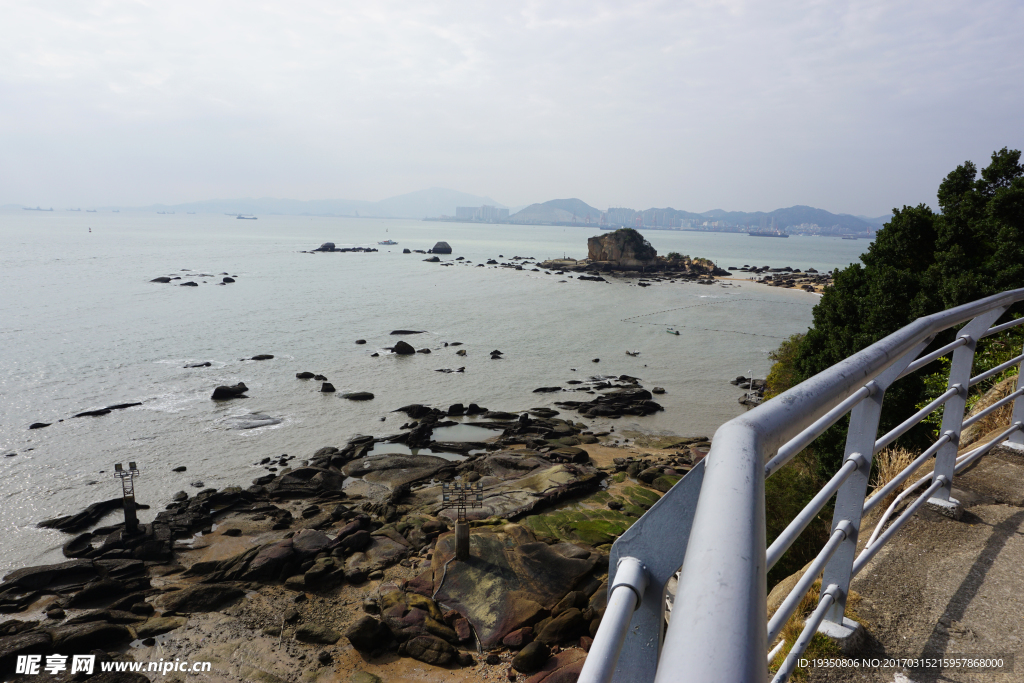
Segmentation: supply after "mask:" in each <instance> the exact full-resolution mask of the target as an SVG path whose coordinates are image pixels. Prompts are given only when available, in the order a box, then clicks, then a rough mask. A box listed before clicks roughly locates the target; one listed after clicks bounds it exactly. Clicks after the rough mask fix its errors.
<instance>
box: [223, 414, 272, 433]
mask: <svg viewBox="0 0 1024 683" xmlns="http://www.w3.org/2000/svg"><path fill="white" fill-rule="evenodd" d="M283 421H284V420H282V419H281V418H279V417H271V416H270V415H266V414H264V413H249V414H247V415H234V416H231V417H225V418H223V419H221V420H219V422H221V423H223V424H225V425H227V427H228V429H256V428H259V427H269V426H271V425H277V424H281V423H282V422H283Z"/></svg>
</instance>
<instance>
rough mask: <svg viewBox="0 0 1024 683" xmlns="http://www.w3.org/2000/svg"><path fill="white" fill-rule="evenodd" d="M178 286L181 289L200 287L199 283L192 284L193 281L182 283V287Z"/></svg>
mask: <svg viewBox="0 0 1024 683" xmlns="http://www.w3.org/2000/svg"><path fill="white" fill-rule="evenodd" d="M178 286H179V287H198V286H199V284H198V283H195V282H192V281H191V280H190V281H188V282H182V283H181V284H180V285H178Z"/></svg>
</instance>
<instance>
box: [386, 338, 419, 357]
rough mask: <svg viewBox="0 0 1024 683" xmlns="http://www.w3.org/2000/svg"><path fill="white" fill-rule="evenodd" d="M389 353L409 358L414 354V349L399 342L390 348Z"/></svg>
mask: <svg viewBox="0 0 1024 683" xmlns="http://www.w3.org/2000/svg"><path fill="white" fill-rule="evenodd" d="M391 352H392V353H397V354H399V355H401V356H410V355H412V354H414V353H416V349H414V348H413V347H412V345H411V344H408V343H406V342H404V341H399V342H397V343H396V344H395V345H394V347H392V349H391Z"/></svg>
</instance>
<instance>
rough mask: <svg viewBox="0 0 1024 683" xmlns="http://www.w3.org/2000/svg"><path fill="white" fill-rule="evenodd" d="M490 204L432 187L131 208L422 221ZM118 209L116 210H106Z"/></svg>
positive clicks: (465, 195)
mask: <svg viewBox="0 0 1024 683" xmlns="http://www.w3.org/2000/svg"><path fill="white" fill-rule="evenodd" d="M483 204H490V205H491V206H498V207H502V208H504V205H503V204H499V203H498V202H496V201H494V200H493V199H491V198H490V197H478V196H476V195H472V194H467V193H465V192H458V191H456V190H446V189H444V188H440V187H433V188H431V189H429V190H419V191H418V192H410V193H408V194H403V195H399V196H397V197H390V198H388V199H382V200H380V201H379V202H367V201H360V200H347V199H313V200H308V201H303V200H298V199H274V198H269V197H265V198H262V199H251V198H250V199H210V200H206V201H201V202H187V203H184V204H171V205H167V204H154V205H153V206H143V207H132V210H137V211H174V212H188V211H194V212H196V213H247V214H256V215H274V214H280V215H291V216H296V215H298V216H304V215H306V216H354V215H356V214H359V215H360V216H369V217H374V218H425V217H433V216H454V215H455V207H456V206H481V205H483ZM106 208H117V207H106Z"/></svg>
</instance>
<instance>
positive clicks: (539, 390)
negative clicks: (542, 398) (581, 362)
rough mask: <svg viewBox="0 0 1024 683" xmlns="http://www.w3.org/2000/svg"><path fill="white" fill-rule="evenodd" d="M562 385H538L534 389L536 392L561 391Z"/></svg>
mask: <svg viewBox="0 0 1024 683" xmlns="http://www.w3.org/2000/svg"><path fill="white" fill-rule="evenodd" d="M561 390H562V387H537V388H536V389H534V390H533V393H535V394H550V393H553V392H556V391H561Z"/></svg>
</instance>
